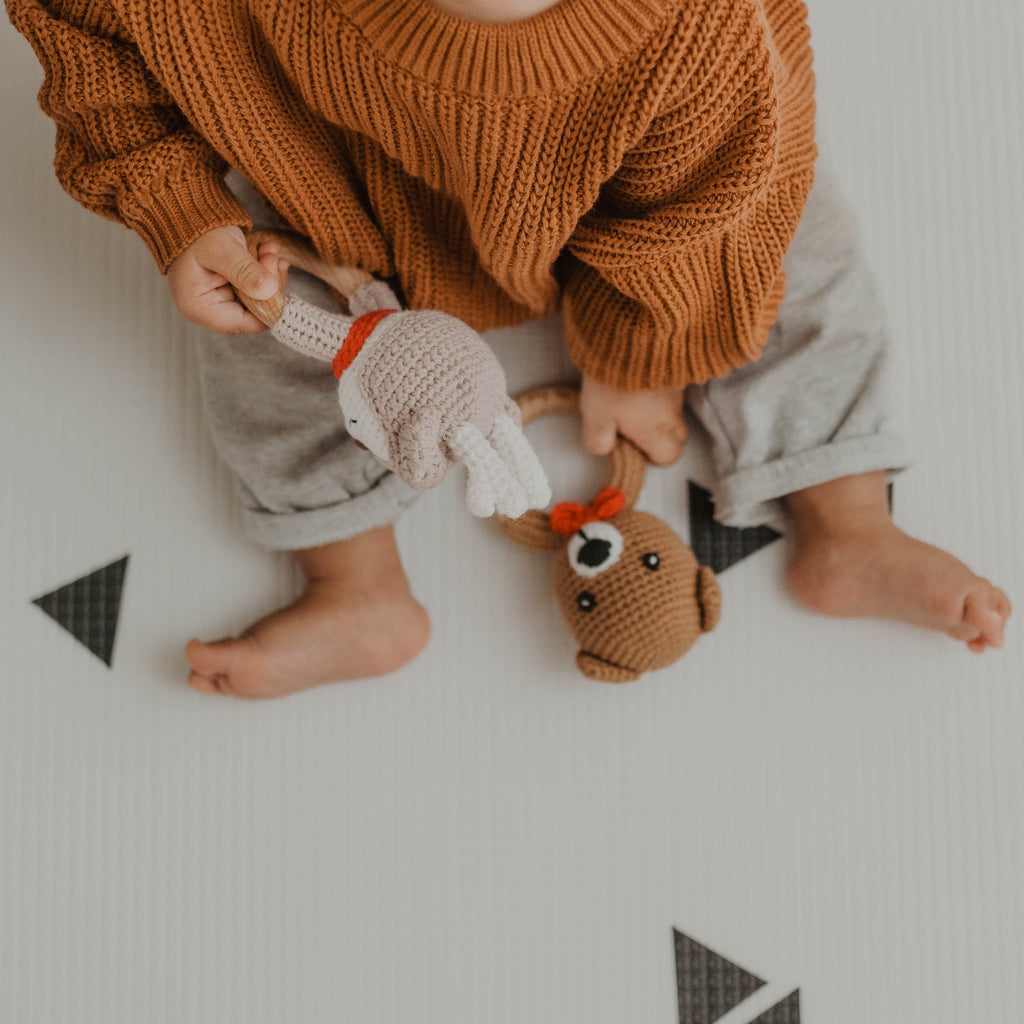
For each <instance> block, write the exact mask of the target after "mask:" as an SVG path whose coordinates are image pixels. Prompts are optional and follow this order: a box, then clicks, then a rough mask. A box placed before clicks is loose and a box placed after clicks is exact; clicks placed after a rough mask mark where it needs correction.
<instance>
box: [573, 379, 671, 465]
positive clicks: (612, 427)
mask: <svg viewBox="0 0 1024 1024" xmlns="http://www.w3.org/2000/svg"><path fill="white" fill-rule="evenodd" d="M580 413H581V414H582V416H583V444H584V447H586V449H587V451H588V452H591V453H593V454H594V455H607V454H609V452H611V450H612V448H614V447H615V436H616V434H621V435H622V436H623V437H627V438H629V440H630V441H632V442H633V444H635V445H636V446H637V448H639V449H640V450H641V451H642V452H643V453H644V454H645V455H646V456H647V458H648V459H649V460H650V461H651V462H653V463H654V464H655V465H658V466H667V465H669V463H672V462H675V461H676V459H678V458H679V456H680V455H681V454H682V452H683V445H684V444H685V443H686V433H687V431H686V422H685V421H684V420H683V392H682V390H681V389H677V388H662V389H660V390H658V391H624V390H622V389H620V388H613V387H609V386H608V385H607V384H599V383H598V382H597V381H596V380H594V379H593V378H591V377H586V376H585V377H584V378H583V385H582V388H581V390H580Z"/></svg>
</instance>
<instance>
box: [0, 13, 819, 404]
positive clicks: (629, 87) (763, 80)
mask: <svg viewBox="0 0 1024 1024" xmlns="http://www.w3.org/2000/svg"><path fill="white" fill-rule="evenodd" d="M6 3H7V8H8V12H9V14H10V17H11V20H12V21H13V23H14V25H15V26H16V27H17V28H18V29H19V30H20V31H21V32H22V33H24V34H25V35H26V36H27V37H28V39H29V40H30V41H31V43H32V45H33V47H34V48H35V50H36V53H37V55H38V57H39V59H40V61H41V62H42V64H43V67H44V70H45V73H46V75H45V81H44V84H43V86H42V89H41V91H40V94H39V99H40V104H41V106H42V108H43V109H44V110H45V111H46V113H48V114H49V115H50V116H51V117H52V118H53V119H54V121H55V122H56V126H57V141H56V161H55V166H56V171H57V175H58V178H59V179H60V181H61V183H62V184H63V186H64V188H65V189H66V190H67V191H68V192H69V193H70V194H71V195H72V196H74V197H75V198H76V199H77V200H79V201H80V202H81V203H83V204H84V205H85V206H86V207H88V208H89V209H91V210H95V211H96V212H98V213H100V214H103V215H104V216H107V217H111V218H114V219H116V220H118V221H120V222H122V223H124V224H127V225H129V226H130V227H132V228H134V229H135V230H136V231H137V232H138V233H139V234H140V235H141V236H142V238H143V239H144V240H145V242H146V244H147V245H148V246H149V248H150V249H151V251H152V252H153V254H154V256H155V258H156V260H157V263H158V265H159V266H160V268H161V270H165V269H166V268H167V266H168V265H169V264H170V263H171V262H172V261H173V260H174V258H175V257H176V256H177V255H178V254H179V253H180V252H181V251H182V250H183V249H184V248H185V247H186V246H187V245H188V244H189V243H190V242H192V241H193V240H194V239H195V238H196V237H197V236H198V235H200V234H201V233H202V232H204V231H207V230H209V229H211V228H214V227H217V226H220V225H230V224H237V225H241V226H243V227H248V226H249V223H250V222H249V218H248V216H247V214H246V212H245V210H244V209H243V208H242V207H241V206H240V204H239V203H238V201H237V200H236V199H235V198H234V197H233V196H232V194H231V193H230V192H229V191H228V189H227V188H226V187H225V184H224V173H225V170H226V168H227V167H228V166H229V165H233V166H235V167H237V168H238V169H239V170H241V171H242V173H243V174H244V175H245V176H246V177H247V178H248V179H249V180H250V181H251V182H252V183H253V184H254V185H255V186H256V188H257V189H259V191H260V192H262V193H263V194H264V195H265V196H266V197H267V198H268V199H269V201H270V202H271V204H272V205H273V206H274V208H275V209H276V210H277V211H278V213H280V214H281V216H282V217H283V218H284V219H285V220H286V221H288V222H289V223H290V224H291V225H292V226H293V228H294V229H295V230H297V231H299V232H301V233H302V234H304V235H307V236H309V238H310V239H311V241H312V243H313V245H314V246H315V247H316V248H317V249H318V250H319V252H320V253H321V255H322V256H324V257H325V258H326V259H328V260H330V261H332V262H339V263H352V264H355V265H357V266H360V267H362V268H364V269H366V270H368V271H370V272H371V273H374V274H377V275H380V276H383V277H389V278H390V277H394V278H397V281H398V283H399V285H400V287H401V289H402V290H403V291H404V293H405V300H406V302H407V304H408V305H409V306H411V307H413V308H424V307H434V308H438V309H442V310H444V311H446V312H448V313H451V314H453V315H455V316H457V317H459V318H461V319H463V320H465V321H466V322H468V323H469V324H470V325H472V326H473V327H475V328H476V329H478V330H484V329H487V328H491V327H497V326H502V325H511V324H515V323H520V322H522V321H524V320H527V319H536V318H541V317H547V316H551V315H553V314H554V313H555V312H556V311H557V310H558V309H559V308H561V310H562V311H563V314H564V322H565V336H566V344H567V345H568V348H569V353H570V356H571V357H572V359H573V361H574V362H575V363H576V365H577V366H578V367H579V368H580V369H581V370H582V371H583V372H584V373H586V374H588V375H590V376H592V377H595V378H597V379H598V380H601V381H603V382H605V383H608V384H613V385H618V386H621V387H629V388H656V387H669V386H676V387H681V386H684V385H686V384H689V383H694V382H700V381H703V380H706V379H708V378H709V377H712V376H718V375H721V374H723V373H725V372H727V371H728V370H729V369H731V368H733V367H736V366H739V365H742V364H743V363H745V362H747V361H749V360H751V359H754V358H756V357H757V355H758V353H759V351H760V349H761V347H762V346H763V344H764V341H765V339H766V337H767V332H768V329H769V327H770V326H771V324H772V323H773V321H774V319H775V317H776V314H777V311H778V305H779V303H780V302H781V300H782V296H783V293H784V290H785V279H784V275H783V271H782V258H783V255H784V253H785V251H786V249H787V247H788V245H789V243H790V241H791V239H792V236H793V233H794V231H795V229H796V225H797V222H798V220H799V218H800V215H801V212H802V209H803V206H804V202H805V200H806V197H807V194H808V191H809V190H810V186H811V181H812V176H813V164H814V157H815V146H814V81H813V72H812V67H811V51H810V46H809V32H808V28H807V24H806V10H805V8H804V5H803V3H802V0H561V2H559V3H558V4H556V6H554V7H552V8H550V9H548V10H547V11H544V12H542V13H541V14H538V15H535V16H534V17H532V18H529V19H528V20H526V21H521V22H512V23H503V24H486V23H481V22H474V21H468V20H465V19H462V18H459V17H456V16H453V15H451V14H448V13H445V12H443V11H441V10H439V9H438V8H436V7H434V6H433V5H432V4H431V3H429V2H428V0H161V2H160V3H153V2H150V0H6Z"/></svg>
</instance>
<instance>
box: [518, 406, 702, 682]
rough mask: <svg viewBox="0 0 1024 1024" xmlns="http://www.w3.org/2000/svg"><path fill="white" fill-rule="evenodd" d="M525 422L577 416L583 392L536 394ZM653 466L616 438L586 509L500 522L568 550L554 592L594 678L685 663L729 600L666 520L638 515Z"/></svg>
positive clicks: (540, 546) (623, 677) (620, 678)
mask: <svg viewBox="0 0 1024 1024" xmlns="http://www.w3.org/2000/svg"><path fill="white" fill-rule="evenodd" d="M519 408H520V409H521V411H522V419H523V423H524V424H527V423H530V422H531V421H532V420H534V419H536V418H537V417H539V416H544V415H548V414H552V413H578V412H579V391H578V390H577V389H576V388H571V387H557V386H556V387H544V388H535V389H534V390H532V391H528V392H526V393H525V394H523V395H520V397H519ZM646 468H647V460H646V459H645V458H644V456H643V454H642V453H641V452H640V450H639V449H638V448H636V447H635V446H634V445H633V444H632V443H631V442H630V441H627V440H626V439H625V438H621V437H620V438H619V440H618V443H617V444H616V446H615V448H614V449H613V451H612V453H611V456H610V459H609V468H608V474H607V476H606V478H605V486H604V488H603V489H602V490H601V491H600V493H599V494H598V495H597V497H596V498H594V500H593V501H592V502H591V503H590V504H589V505H578V504H575V503H573V502H563V503H561V504H559V505H556V506H555V507H554V508H553V509H552V510H551V513H550V515H547V514H545V513H543V512H539V511H529V512H527V513H526V514H525V515H523V516H522V517H521V518H519V519H514V520H513V519H503V520H502V523H501V527H502V531H503V532H504V533H505V535H506V536H508V537H510V538H511V539H512V540H514V541H516V542H517V543H519V544H523V545H525V546H526V547H530V548H534V549H537V550H541V551H553V550H557V549H559V548H561V549H563V554H562V556H561V557H560V558H559V559H558V561H557V563H556V565H555V593H556V595H557V597H558V603H559V605H560V607H561V609H562V614H563V615H564V616H565V620H566V622H567V623H568V624H569V629H570V631H571V632H572V634H573V637H574V638H575V640H576V643H577V644H578V645H579V651H578V653H577V655H576V665H577V667H578V668H579V670H580V671H581V672H582V673H583V674H584V675H585V676H587V677H588V678H590V679H597V680H601V681H603V682H612V683H623V682H628V681H631V680H634V679H639V678H640V675H641V673H643V672H648V671H651V670H652V669H658V668H665V667H666V666H668V665H671V664H672V663H673V662H675V661H677V660H678V659H679V658H681V657H682V656H683V655H684V654H685V653H686V652H687V651H688V650H689V649H690V648H691V647H692V646H693V644H694V643H696V641H697V639H698V637H699V636H700V635H701V634H702V633H707V632H709V631H710V630H712V629H714V627H715V625H716V624H717V622H718V618H719V614H720V611H721V601H722V595H721V590H720V589H719V586H718V581H717V579H716V578H715V574H714V573H713V572H712V571H711V569H709V568H708V567H707V566H702V565H698V563H697V559H696V558H695V557H694V555H693V552H692V551H691V550H690V549H689V548H688V547H687V546H686V544H684V543H683V541H682V540H680V538H679V537H678V536H677V535H676V534H675V533H674V532H673V531H672V529H671V528H670V527H668V526H667V525H666V524H665V523H663V522H662V521H661V520H660V519H658V518H656V517H655V516H653V515H650V514H649V513H647V512H637V511H636V510H635V509H634V508H633V503H634V502H635V501H636V499H637V497H638V496H639V494H640V488H641V487H642V486H643V482H644V473H645V471H646Z"/></svg>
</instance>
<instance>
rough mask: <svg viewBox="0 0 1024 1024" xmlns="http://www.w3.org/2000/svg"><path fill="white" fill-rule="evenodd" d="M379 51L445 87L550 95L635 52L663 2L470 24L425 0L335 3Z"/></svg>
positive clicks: (571, 8) (578, 6)
mask: <svg viewBox="0 0 1024 1024" xmlns="http://www.w3.org/2000/svg"><path fill="white" fill-rule="evenodd" d="M334 3H335V4H336V5H337V6H338V8H339V10H340V11H341V13H342V14H343V16H344V17H346V18H347V19H349V20H350V21H351V22H352V23H353V24H354V25H355V26H356V27H357V28H358V29H359V30H360V32H361V33H362V35H363V36H364V37H365V38H366V39H367V40H368V41H369V42H370V43H371V45H372V46H373V47H374V49H376V50H377V51H378V52H379V53H381V55H382V56H383V57H384V58H385V59H387V60H388V61H389V62H390V63H392V64H394V65H396V66H398V67H401V68H402V69H404V70H405V71H407V72H408V73H409V74H411V75H413V76H415V77H416V78H419V79H422V80H425V81H428V82H430V83H431V84H433V85H436V86H437V87H439V88H441V89H443V90H446V91H457V92H468V93H474V94H477V95H480V96H485V97H494V98H495V99H500V98H508V97H509V95H528V94H532V93H543V92H555V91H559V90H563V89H564V88H565V87H566V86H571V85H574V84H578V83H580V82H582V81H585V80H586V79H588V78H591V77H593V76H594V75H595V74H597V73H598V72H601V71H606V70H607V69H609V68H610V67H614V66H615V65H617V64H618V63H619V62H620V61H621V60H622V58H623V57H624V56H626V55H627V54H628V53H631V52H632V53H637V52H638V51H639V50H640V48H641V47H642V45H643V44H644V43H645V42H646V41H647V40H648V39H649V38H650V37H651V36H652V35H653V34H654V33H655V31H656V30H657V29H658V28H659V27H660V26H661V25H663V24H665V23H666V21H667V20H668V17H669V15H670V14H671V11H672V10H673V9H674V8H677V7H678V2H677V3H675V4H674V5H673V4H672V3H669V2H668V0H559V2H558V3H556V4H555V5H554V6H553V7H549V8H547V9H546V10H543V11H540V12H538V13H537V14H534V15H532V16H531V17H529V18H526V19H523V20H521V21H504V22H489V21H475V20H472V19H469V18H463V17H461V16H460V15H457V14H451V13H449V12H448V11H444V10H442V9H441V8H440V7H437V6H435V5H434V4H433V3H430V2H429V0H334Z"/></svg>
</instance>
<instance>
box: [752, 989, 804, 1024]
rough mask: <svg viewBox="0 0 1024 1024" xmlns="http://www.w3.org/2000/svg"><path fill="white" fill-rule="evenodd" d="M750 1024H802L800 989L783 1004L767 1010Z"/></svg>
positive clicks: (777, 1004) (783, 1001) (791, 994)
mask: <svg viewBox="0 0 1024 1024" xmlns="http://www.w3.org/2000/svg"><path fill="white" fill-rule="evenodd" d="M750 1024H800V989H796V990H795V991H793V992H790V993H789V995H788V996H786V998H785V999H783V1000H782V1002H781V1003H776V1004H775V1005H774V1006H773V1007H772V1008H771V1009H770V1010H765V1012H764V1013H762V1014H761V1016H760V1017H758V1018H757V1020H752V1021H751V1022H750Z"/></svg>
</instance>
